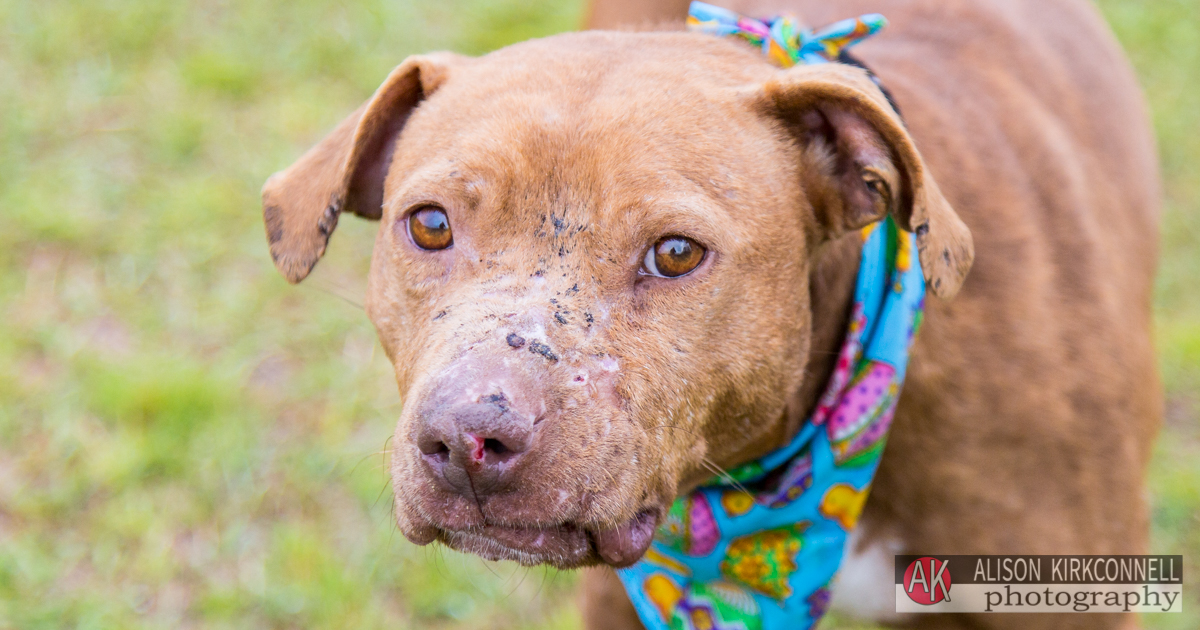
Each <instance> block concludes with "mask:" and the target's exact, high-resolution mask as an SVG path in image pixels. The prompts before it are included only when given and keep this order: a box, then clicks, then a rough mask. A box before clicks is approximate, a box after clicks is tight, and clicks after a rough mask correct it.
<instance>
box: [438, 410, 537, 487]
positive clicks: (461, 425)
mask: <svg viewBox="0 0 1200 630" xmlns="http://www.w3.org/2000/svg"><path fill="white" fill-rule="evenodd" d="M533 432H534V426H533V423H532V422H530V421H529V420H528V419H527V418H524V417H522V415H521V414H518V413H514V412H513V411H512V410H511V409H510V407H509V405H508V399H507V398H506V397H505V396H504V395H503V394H492V395H488V396H484V397H482V398H481V399H480V400H479V401H478V402H475V403H460V404H455V405H451V406H449V407H446V408H444V409H441V410H437V411H435V412H434V413H432V414H430V416H429V417H427V418H426V420H425V422H424V423H423V424H422V426H421V428H420V430H419V432H418V435H417V448H418V449H419V450H420V451H421V454H422V456H423V458H424V459H425V461H426V463H427V464H428V465H429V466H430V468H431V469H432V471H433V472H434V473H435V475H436V476H437V477H440V478H441V479H443V480H444V481H445V482H447V483H448V484H449V485H450V486H451V487H452V488H453V489H454V490H456V491H457V492H460V493H464V494H468V495H469V494H471V493H473V494H475V495H480V494H487V493H492V492H499V491H501V490H503V489H504V488H505V487H506V485H507V483H508V482H509V481H510V479H511V477H512V476H513V475H514V469H515V468H516V467H517V464H518V462H519V460H520V459H521V458H522V456H523V455H524V454H525V453H526V452H527V451H528V450H529V448H530V446H531V444H532V440H533Z"/></svg>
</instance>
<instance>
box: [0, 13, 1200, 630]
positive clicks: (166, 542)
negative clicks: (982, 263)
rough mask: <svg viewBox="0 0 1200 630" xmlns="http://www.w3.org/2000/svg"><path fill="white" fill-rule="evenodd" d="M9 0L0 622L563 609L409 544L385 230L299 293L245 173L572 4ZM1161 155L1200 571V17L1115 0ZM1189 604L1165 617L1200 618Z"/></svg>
mask: <svg viewBox="0 0 1200 630" xmlns="http://www.w3.org/2000/svg"><path fill="white" fill-rule="evenodd" d="M422 4H423V3H418V2H416V1H415V0H378V1H370V2H360V3H354V4H353V5H350V4H349V3H331V2H315V1H312V0H291V1H288V2H284V1H283V0H256V1H253V2H251V1H245V2H228V1H219V0H197V1H191V2H155V1H151V0H93V1H90V2H65V1H60V0H39V1H38V2H29V1H27V0H0V29H3V30H2V31H0V208H2V210H0V213H2V214H0V216H2V217H3V227H2V228H0V318H2V321H3V323H2V324H0V628H10V627H11V628H21V629H37V628H158V627H161V628H178V627H183V628H188V627H204V628H223V627H229V628H244V627H269V628H324V627H329V628H342V627H355V628H373V627H380V628H382V627H393V628H394V627H401V628H416V627H420V628H476V627H489V628H514V629H515V628H571V627H577V626H578V615H577V612H576V611H575V607H574V604H573V594H572V593H573V586H574V578H573V576H572V575H570V574H556V573H553V572H549V571H542V570H525V569H520V568H516V567H513V566H511V565H504V564H491V563H484V562H483V561H481V560H478V559H476V558H474V557H467V556H462V555H459V554H455V553H451V552H448V551H445V550H442V549H435V548H416V547H413V546H412V545H410V544H408V543H407V542H406V541H404V540H403V537H402V536H400V535H399V534H398V533H397V532H396V531H395V527H394V525H393V524H392V520H391V516H390V510H391V491H390V488H389V487H388V485H387V479H386V475H385V474H384V459H383V455H382V452H383V450H384V448H385V441H386V439H387V437H388V436H389V434H390V433H391V430H392V426H393V423H394V422H395V418H396V416H397V415H398V411H399V401H398V399H397V395H396V392H395V386H394V384H393V382H392V378H391V373H390V367H389V366H388V364H387V361H386V360H385V358H384V357H383V355H382V353H381V352H380V351H379V350H378V348H377V344H376V341H375V337H374V331H373V330H372V328H371V326H370V324H369V322H368V321H367V319H366V317H365V315H364V314H363V312H362V311H361V308H360V307H358V306H357V303H358V302H359V301H360V300H361V295H362V291H363V287H364V284H365V271H366V269H367V267H368V264H369V257H370V249H371V243H372V239H373V233H374V227H375V226H374V225H373V224H369V223H366V222H361V221H356V220H351V219H347V220H346V221H343V222H342V225H341V227H340V228H339V231H338V234H337V236H336V237H335V238H334V241H333V246H332V248H331V251H330V254H329V256H328V257H327V259H326V260H325V261H324V262H322V264H321V265H320V266H319V267H318V269H317V272H316V273H315V274H314V276H313V277H312V278H311V279H309V280H308V281H306V282H305V283H304V284H303V285H301V286H300V287H298V288H297V287H290V286H288V285H287V284H286V283H285V282H284V281H283V280H282V279H281V278H280V277H279V276H278V275H277V274H276V273H275V270H274V269H273V267H272V265H271V262H270V260H269V257H268V256H267V251H266V244H265V239H264V236H263V229H262V226H261V224H260V219H259V213H258V190H259V187H260V186H261V184H262V181H263V180H264V178H265V177H266V175H268V174H269V173H271V172H273V171H274V170H277V169H279V168H281V167H283V166H286V165H287V164H288V163H290V161H291V160H292V159H294V158H295V157H296V156H297V155H299V154H300V153H301V152H302V151H303V150H304V149H305V148H307V147H308V146H309V145H310V144H311V143H312V142H313V141H315V140H316V139H317V138H319V137H320V136H321V135H322V134H323V132H324V131H326V130H327V129H329V128H330V127H331V126H332V125H333V124H335V123H336V122H337V121H338V120H339V119H340V117H341V116H343V115H344V114H345V113H347V112H349V111H350V110H352V109H353V108H354V107H355V106H356V105H357V104H359V103H360V102H362V101H363V100H364V99H365V98H366V97H367V96H368V95H369V94H370V93H371V92H372V91H373V90H374V88H375V87H376V86H377V85H378V83H379V81H380V80H381V79H382V77H384V76H385V75H386V74H387V71H388V70H389V69H390V68H391V67H392V66H394V65H395V64H397V63H398V62H399V61H400V60H401V59H403V58H404V56H406V55H408V54H410V53H414V52H421V51H427V50H434V49H454V50H458V51H461V52H467V53H480V52H484V51H487V50H490V49H492V48H495V47H498V46H502V45H504V44H507V43H510V42H513V41H519V40H521V39H525V38H528V37H533V36H537V35H542V34H548V33H552V32H556V31H561V30H567V29H570V28H572V27H573V26H574V25H575V24H577V23H578V20H579V16H580V13H581V9H580V6H579V2H578V1H577V0H570V1H566V2H551V1H549V0H533V1H523V0H490V1H484V0H446V1H444V2H439V3H437V5H436V7H432V8H430V7H425V6H422ZM1101 4H1102V7H1103V8H1104V10H1105V12H1106V14H1107V15H1108V16H1109V17H1110V19H1111V20H1112V21H1113V24H1114V28H1115V30H1116V32H1117V34H1118V36H1119V38H1120V39H1121V40H1122V42H1123V43H1124V44H1125V45H1126V46H1127V47H1128V48H1129V50H1130V54H1131V56H1132V58H1133V59H1134V62H1135V64H1136V66H1137V68H1138V71H1139V73H1140V74H1141V76H1142V78H1143V81H1144V83H1145V86H1146V90H1147V93H1148V95H1149V98H1150V101H1151V103H1152V105H1153V108H1154V115H1155V125H1156V128H1157V130H1158V134H1159V137H1160V142H1161V153H1162V156H1163V169H1164V174H1165V177H1166V192H1167V204H1166V216H1165V220H1164V256H1163V266H1162V273H1161V277H1160V281H1159V284H1158V292H1157V320H1158V334H1159V348H1160V352H1161V357H1162V368H1163V375H1164V380H1165V382H1166V384H1167V387H1168V392H1169V400H1170V403H1169V406H1168V414H1167V425H1166V428H1165V431H1164V435H1163V438H1162V439H1161V440H1160V445H1159V448H1158V453H1157V459H1156V461H1155V464H1154V466H1153V470H1152V482H1151V486H1152V498H1153V502H1154V541H1155V548H1156V550H1158V551H1163V552H1171V553H1184V554H1186V555H1188V556H1189V558H1190V564H1189V565H1188V571H1189V575H1193V576H1195V575H1200V573H1197V570H1198V569H1200V565H1197V561H1198V560H1200V516H1198V515H1200V430H1198V428H1197V426H1198V424H1200V423H1197V417H1198V415H1200V367H1198V366H1200V291H1197V290H1195V289H1194V285H1195V280H1194V279H1195V278H1197V277H1200V178H1197V176H1196V170H1197V168H1200V135H1198V134H1197V133H1196V130H1197V129H1200V87H1197V86H1196V84H1195V78H1196V77H1198V76H1200V8H1198V7H1197V5H1196V4H1195V2H1194V1H1193V0H1157V1H1156V2H1154V3H1145V2H1140V1H1138V0H1104V1H1103V2H1102V3H1101ZM1198 594H1200V591H1197V589H1195V588H1190V589H1189V595H1188V600H1187V604H1186V608H1188V609H1189V612H1188V613H1187V614H1186V615H1183V616H1179V615H1172V616H1165V615H1158V616H1147V617H1146V619H1145V621H1146V623H1147V624H1148V625H1152V626H1155V627H1162V628H1184V627H1196V626H1197V625H1200V621H1198V620H1200V616H1197V614H1196V611H1198V610H1200V597H1198Z"/></svg>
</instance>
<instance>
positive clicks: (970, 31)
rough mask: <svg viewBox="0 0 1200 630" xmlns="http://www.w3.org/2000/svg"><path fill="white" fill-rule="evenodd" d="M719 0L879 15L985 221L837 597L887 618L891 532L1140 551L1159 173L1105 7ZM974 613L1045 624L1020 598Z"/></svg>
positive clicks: (1059, 548)
mask: <svg viewBox="0 0 1200 630" xmlns="http://www.w3.org/2000/svg"><path fill="white" fill-rule="evenodd" d="M687 4H688V2H687V0H675V1H671V0H667V1H664V2H622V1H621V0H609V1H606V0H598V1H597V2H595V3H593V7H592V13H591V18H590V20H591V26H592V27H593V28H614V27H618V26H621V25H623V24H624V25H629V24H638V23H645V22H650V21H655V20H668V19H671V18H672V17H673V16H676V15H679V13H680V12H681V11H686V6H687ZM723 5H724V6H728V7H730V8H733V9H735V10H739V11H740V12H742V13H744V14H748V15H774V14H777V13H780V12H781V11H789V12H793V13H795V14H796V15H799V16H802V17H803V18H804V19H805V21H806V22H807V23H809V24H813V25H820V24H826V23H829V22H832V21H835V20H838V19H842V18H845V17H852V16H855V15H860V14H862V13H867V12H879V13H883V14H884V15H886V16H887V18H888V19H889V22H890V26H889V28H888V30H886V31H885V35H882V36H880V37H878V38H876V39H873V40H871V41H869V42H867V43H866V44H864V45H863V46H861V47H860V48H857V49H856V53H857V54H858V55H859V56H860V57H861V58H863V59H864V60H865V61H866V63H867V65H868V66H870V67H871V68H872V69H873V70H874V71H875V72H876V73H877V74H878V75H879V76H880V77H881V79H882V81H883V82H884V84H885V85H886V86H887V87H888V88H889V89H890V90H891V91H892V92H893V93H894V94H895V96H896V99H897V101H898V103H899V105H900V107H901V109H902V112H903V114H904V118H905V120H906V123H907V125H908V126H909V128H910V130H911V132H912V135H913V137H914V138H915V140H916V142H917V145H918V147H919V148H920V149H921V152H922V153H923V155H924V156H925V159H926V161H927V162H928V163H929V164H930V168H931V169H932V170H933V172H934V173H935V174H936V176H937V177H938V182H939V183H940V184H941V187H942V191H943V192H944V193H945V195H946V197H947V199H949V200H950V202H951V204H952V205H953V206H954V208H955V210H956V211H957V212H958V214H959V216H961V217H962V218H963V220H964V221H965V222H966V224H967V225H968V226H969V227H970V229H971V232H972V234H973V235H974V237H975V238H974V240H975V251H976V257H975V262H974V266H973V267H972V270H971V276H970V279H969V280H968V282H967V283H966V284H965V285H964V287H963V290H962V292H961V293H960V294H959V295H958V296H957V297H956V298H955V299H954V300H953V301H952V302H943V301H939V300H930V301H929V302H927V307H928V319H927V324H926V326H925V328H924V329H923V330H922V332H921V335H920V336H919V338H918V340H917V343H916V346H915V349H914V351H913V359H912V364H911V368H910V372H909V376H908V378H907V381H906V383H905V386H904V395H903V396H902V397H901V400H900V405H899V409H898V410H897V419H896V422H895V425H894V428H893V430H892V435H891V437H890V438H889V441H888V447H887V448H888V450H887V455H886V457H885V458H884V460H883V463H882V465H881V468H880V471H879V473H878V475H877V477H876V481H875V484H874V488H873V490H872V492H871V499H870V501H869V502H868V503H867V507H866V509H865V511H864V514H863V517H862V522H861V523H860V525H859V527H860V528H861V530H860V532H858V534H859V535H856V536H855V537H854V538H855V539H857V540H852V542H851V544H850V545H849V546H850V547H851V548H850V549H848V550H847V552H848V556H847V560H846V562H845V564H844V565H843V567H842V573H841V575H840V576H839V583H840V586H841V589H840V590H838V591H835V598H836V600H837V601H836V603H835V607H838V606H837V604H840V605H841V606H840V607H841V608H843V609H849V610H850V611H851V612H855V613H858V614H863V615H865V616H868V617H872V618H875V619H890V618H894V617H895V614H894V611H895V604H894V589H893V587H892V574H891V572H890V571H891V566H892V564H891V562H892V556H893V555H894V554H899V553H933V552H936V553H947V554H949V553H973V554H1004V553H1042V554H1053V553H1079V554H1102V553H1139V552H1144V550H1145V548H1146V535H1147V529H1148V523H1147V514H1146V511H1145V510H1146V507H1145V505H1144V499H1143V492H1144V490H1143V485H1142V482H1143V471H1144V469H1145V464H1146V461H1147V459H1148V456H1149V451H1150V447H1151V441H1152V438H1153V435H1154V433H1155V431H1156V429H1157V427H1158V422H1159V418H1160V414H1161V409H1160V407H1161V398H1160V396H1161V395H1160V388H1159V385H1158V381H1157V380H1156V376H1155V374H1156V372H1155V363H1154V356H1153V347H1152V342H1151V337H1150V332H1149V331H1150V328H1151V312H1150V300H1151V297H1150V296H1151V291H1152V286H1153V276H1154V270H1155V265H1156V260H1157V234H1158V208H1159V196H1158V195H1159V180H1158V171H1157V163H1156V160H1155V155H1154V146H1153V141H1152V135H1151V132H1150V130H1149V128H1148V125H1147V123H1146V120H1147V115H1146V111H1145V108H1144V105H1143V102H1142V100H1141V96H1140V91H1139V89H1138V87H1137V83H1136V80H1135V78H1134V76H1133V73H1132V71H1131V69H1130V67H1129V65H1128V63H1127V62H1126V60H1125V58H1124V56H1123V55H1122V54H1121V52H1120V50H1119V48H1118V46H1117V45H1116V43H1115V42H1114V41H1113V38H1112V36H1111V34H1110V33H1109V31H1108V29H1107V27H1106V25H1104V24H1103V22H1102V19H1101V18H1100V16H1099V15H1097V13H1096V11H1095V9H1094V7H1092V6H1091V4H1090V3H1088V2H1086V1H1084V0H992V1H981V0H926V1H920V0H841V1H838V2H826V1H822V0H792V1H790V2H780V1H778V0H777V1H775V2H770V1H768V2H734V3H723ZM589 577H590V580H589V589H590V591H591V592H590V593H589V601H596V602H599V601H603V602H605V605H603V606H592V607H589V608H587V610H588V611H589V614H590V615H592V616H591V617H590V619H591V626H592V627H596V628H603V627H619V626H617V625H614V624H610V623H608V622H607V621H606V618H607V617H609V616H611V615H614V613H613V611H615V610H620V611H622V613H621V614H622V615H624V619H623V620H625V621H626V623H627V625H631V624H632V623H633V622H632V621H628V620H629V619H631V618H630V617H629V616H630V615H631V614H632V610H631V609H630V608H629V607H627V606H626V607H624V608H622V607H621V606H620V605H619V604H620V597H621V595H620V588H621V587H620V585H619V584H617V583H616V580H615V579H613V578H612V577H611V576H605V575H593V576H589ZM613 590H615V591H616V594H615V595H613V594H611V593H610V592H609V591H613ZM1089 617H1090V616H1089ZM921 621H922V622H924V623H938V622H935V621H934V620H930V619H922V620H921ZM942 623H947V625H953V624H955V623H957V622H953V621H949V622H942ZM979 623H981V624H984V627H1010V626H1011V627H1022V628H1031V627H1035V626H1037V627H1043V626H1041V625H1038V624H1037V623H1036V622H1034V621H1033V620H1031V619H1028V618H1025V616H1018V617H1017V618H1016V619H1013V618H1011V617H1010V618H1007V619H1006V618H1004V617H1001V618H995V617H992V618H988V620H987V621H986V622H985V621H982V620H981V621H979ZM1040 623H1043V624H1045V627H1055V628H1065V627H1081V628H1082V627H1087V628H1096V627H1101V626H1104V624H1105V623H1119V622H1118V621H1117V620H1115V619H1112V620H1110V619H1096V618H1094V617H1090V618H1087V619H1080V618H1075V619H1061V618H1051V619H1049V620H1045V621H1042V622H1040ZM922 627H925V626H924V625H923V626H922ZM1105 627H1107V626H1105Z"/></svg>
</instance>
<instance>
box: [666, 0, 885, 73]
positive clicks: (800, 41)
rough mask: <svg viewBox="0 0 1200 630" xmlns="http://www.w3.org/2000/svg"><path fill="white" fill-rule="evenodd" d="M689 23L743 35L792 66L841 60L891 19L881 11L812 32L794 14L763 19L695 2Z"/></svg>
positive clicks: (698, 28) (706, 30)
mask: <svg viewBox="0 0 1200 630" xmlns="http://www.w3.org/2000/svg"><path fill="white" fill-rule="evenodd" d="M687 25H688V29H689V30H693V31H698V32H701V33H708V34H709V35H721V36H725V35H734V36H737V37H740V38H742V39H744V40H746V41H748V42H750V43H751V44H753V45H755V46H758V47H760V48H762V51H763V54H765V55H766V56H767V57H769V58H770V59H771V60H772V61H774V62H775V63H778V64H779V65H780V66H783V67H784V68H790V67H792V66H794V65H796V64H797V63H825V62H827V61H837V60H838V58H839V57H840V56H841V54H842V51H843V50H845V49H847V48H849V47H851V46H853V45H855V44H857V43H858V42H860V41H862V40H864V39H866V38H868V37H870V36H872V35H874V34H875V33H878V32H879V31H880V30H881V29H882V28H883V27H885V26H887V20H886V19H884V17H883V16H882V15H879V14H878V13H868V14H867V15H863V16H860V17H856V18H851V19H849V20H842V21H841V22H834V23H833V24H830V25H829V26H826V27H824V28H819V29H817V30H815V31H808V30H805V29H803V28H800V27H798V26H797V24H796V20H795V19H794V18H792V17H790V16H786V15H782V16H779V17H776V18H772V19H770V20H767V21H766V22H763V21H760V20H756V19H754V18H748V17H744V16H741V15H738V14H736V13H734V12H733V11H729V10H728V9H722V8H721V7H714V6H712V5H711V4H704V3H703V2H693V3H692V6H691V8H690V9H689V10H688V18H687Z"/></svg>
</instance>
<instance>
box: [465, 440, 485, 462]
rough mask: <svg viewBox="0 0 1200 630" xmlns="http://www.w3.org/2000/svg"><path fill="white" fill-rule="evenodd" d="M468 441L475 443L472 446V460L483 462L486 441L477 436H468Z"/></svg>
mask: <svg viewBox="0 0 1200 630" xmlns="http://www.w3.org/2000/svg"><path fill="white" fill-rule="evenodd" d="M467 439H468V440H471V442H473V444H472V446H471V460H472V461H476V462H481V461H483V443H484V442H485V440H484V439H483V438H481V437H479V436H477V435H472V434H470V433H468V434H467Z"/></svg>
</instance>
